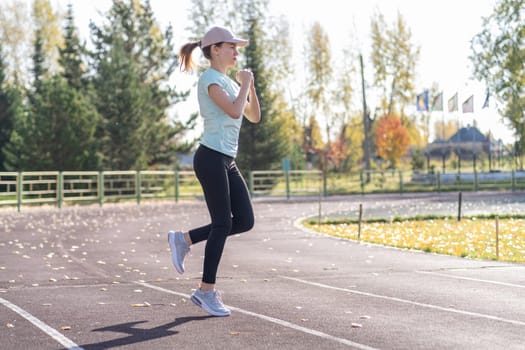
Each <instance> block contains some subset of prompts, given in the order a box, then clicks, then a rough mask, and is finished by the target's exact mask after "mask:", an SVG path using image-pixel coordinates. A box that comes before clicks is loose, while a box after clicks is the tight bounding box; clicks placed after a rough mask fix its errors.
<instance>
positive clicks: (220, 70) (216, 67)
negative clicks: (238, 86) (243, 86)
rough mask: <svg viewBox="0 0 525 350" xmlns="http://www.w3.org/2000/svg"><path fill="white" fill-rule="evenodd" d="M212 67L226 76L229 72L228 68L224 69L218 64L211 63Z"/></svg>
mask: <svg viewBox="0 0 525 350" xmlns="http://www.w3.org/2000/svg"><path fill="white" fill-rule="evenodd" d="M210 67H211V68H213V69H215V70H216V71H218V72H221V73H222V74H226V71H227V70H228V69H227V67H224V66H222V65H220V64H218V63H217V62H211V63H210Z"/></svg>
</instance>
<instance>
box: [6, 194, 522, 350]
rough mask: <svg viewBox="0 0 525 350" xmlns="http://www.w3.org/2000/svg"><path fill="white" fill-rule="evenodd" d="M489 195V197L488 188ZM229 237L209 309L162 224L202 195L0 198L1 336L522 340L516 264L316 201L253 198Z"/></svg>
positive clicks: (248, 342) (88, 340)
mask: <svg viewBox="0 0 525 350" xmlns="http://www.w3.org/2000/svg"><path fill="white" fill-rule="evenodd" d="M463 198H464V202H465V212H466V214H468V213H469V211H470V212H477V211H487V210H489V211H497V212H502V213H503V212H524V209H525V208H524V206H525V200H524V194H523V193H516V194H512V193H506V194H501V193H475V194H466V195H465V194H464V196H463ZM500 198H503V200H500ZM455 200H456V197H455V195H454V194H433V195H428V194H427V195H407V194H405V195H402V196H400V195H368V196H365V197H362V196H349V197H333V198H329V199H326V200H324V201H323V203H322V210H323V212H324V213H335V212H346V213H348V212H349V213H354V212H356V210H357V208H358V206H359V204H360V203H363V206H364V208H365V216H367V215H371V214H373V215H376V216H377V215H383V216H389V215H393V213H395V214H396V215H397V212H401V213H405V214H416V213H417V212H425V213H426V212H443V211H445V212H447V211H449V212H450V213H449V214H450V215H455V208H456V203H455ZM254 206H255V212H256V227H255V228H254V229H253V230H252V231H251V232H249V233H246V234H243V235H240V236H238V237H232V238H230V239H229V240H228V242H227V245H226V249H225V253H224V256H223V260H222V262H221V267H220V270H219V279H218V288H219V289H221V290H222V291H223V292H224V293H223V300H224V302H225V303H226V304H227V305H228V306H230V307H231V309H232V311H233V312H232V315H231V316H230V317H227V318H214V317H208V316H206V314H205V313H204V312H203V311H201V310H200V309H199V308H197V307H196V306H195V305H193V303H192V302H191V301H189V299H188V298H189V295H190V294H191V289H192V288H194V287H195V286H196V285H197V283H198V281H199V279H200V273H201V267H202V254H203V247H204V246H203V245H202V244H201V245H196V246H194V247H192V252H191V254H190V256H189V257H188V259H187V260H186V270H187V272H186V274H185V275H183V276H180V275H178V274H177V272H176V271H175V270H174V268H173V267H172V266H171V261H170V255H169V249H168V246H167V241H166V232H167V231H168V230H169V229H173V228H188V227H192V226H196V225H200V224H204V223H206V222H207V220H208V214H207V211H206V208H205V206H204V204H203V202H200V201H195V202H182V203H177V204H176V203H170V202H166V201H165V202H159V203H153V202H149V203H144V204H141V205H140V206H137V205H136V204H130V203H127V204H118V205H115V204H108V205H105V206H104V207H102V208H99V207H98V206H83V207H66V208H63V209H60V210H59V209H55V208H49V207H47V208H45V207H43V208H23V209H22V212H21V213H17V212H16V211H13V210H12V209H2V210H0V321H1V323H0V339H1V345H0V348H2V349H24V350H25V349H86V350H87V349H117V348H118V349H196V348H209V349H506V350H510V349H524V348H525V265H523V264H511V263H500V262H495V261H478V260H469V259H462V258H456V257H449V256H441V255H435V254H426V253H421V252H414V251H407V250H398V249H392V248H385V247H381V246H376V245H370V244H366V243H358V242H353V241H346V240H340V239H335V238H332V237H327V236H323V235H319V234H316V233H313V232H308V231H306V230H304V229H302V228H300V227H299V226H298V225H297V219H299V218H302V217H305V216H311V215H316V214H317V213H318V210H319V207H318V203H317V201H316V199H315V198H314V199H308V198H304V199H300V200H297V199H296V200H284V199H282V200H279V199H255V200H254Z"/></svg>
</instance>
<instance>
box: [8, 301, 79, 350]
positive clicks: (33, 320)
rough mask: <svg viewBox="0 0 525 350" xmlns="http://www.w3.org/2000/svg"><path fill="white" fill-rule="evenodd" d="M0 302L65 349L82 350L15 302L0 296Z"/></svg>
mask: <svg viewBox="0 0 525 350" xmlns="http://www.w3.org/2000/svg"><path fill="white" fill-rule="evenodd" d="M0 304H2V305H4V306H5V307H7V308H9V309H11V310H13V311H14V312H16V313H17V314H19V315H20V316H22V317H23V318H25V319H26V320H28V321H29V322H31V323H32V324H34V325H35V326H36V327H37V328H40V330H41V331H42V332H44V333H46V334H47V335H48V336H50V337H51V338H53V339H54V340H55V341H57V342H58V343H60V344H62V345H63V346H64V347H65V348H66V349H69V350H83V348H81V347H79V346H78V345H77V344H75V343H74V342H73V341H72V340H70V339H69V338H66V337H65V336H64V335H62V334H61V333H60V332H58V331H57V330H56V329H54V328H52V327H50V326H48V325H47V324H45V323H44V322H42V321H40V320H39V319H38V318H36V317H35V316H33V315H31V314H30V313H29V312H27V311H25V310H23V309H21V308H20V307H18V306H16V305H15V304H13V303H11V302H9V301H7V300H5V299H3V298H0Z"/></svg>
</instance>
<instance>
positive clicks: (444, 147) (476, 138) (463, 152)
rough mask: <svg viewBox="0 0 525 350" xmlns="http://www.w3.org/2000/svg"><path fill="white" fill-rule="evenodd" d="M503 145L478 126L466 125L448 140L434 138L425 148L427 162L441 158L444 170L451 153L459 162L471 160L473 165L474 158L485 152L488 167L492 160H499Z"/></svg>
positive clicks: (490, 165)
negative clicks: (484, 133) (486, 134)
mask: <svg viewBox="0 0 525 350" xmlns="http://www.w3.org/2000/svg"><path fill="white" fill-rule="evenodd" d="M503 152H504V147H503V144H502V141H501V140H497V141H496V140H493V139H492V138H491V137H490V135H489V136H485V135H483V134H482V133H481V131H479V129H478V128H476V127H473V126H467V127H464V128H461V129H459V130H458V131H457V132H456V133H455V134H454V135H453V136H452V137H451V138H450V139H448V140H436V141H434V142H432V143H431V144H429V145H428V146H427V147H426V149H425V156H426V157H427V164H428V163H429V162H430V159H441V160H442V163H443V172H444V171H445V161H446V160H447V159H449V158H450V156H451V155H452V154H455V155H456V156H457V157H458V160H459V162H460V164H461V161H462V160H472V161H473V162H474V167H475V164H476V160H477V159H478V158H479V157H480V156H481V155H482V154H486V155H487V156H488V159H489V167H492V164H493V162H495V161H496V160H501V158H502V156H503Z"/></svg>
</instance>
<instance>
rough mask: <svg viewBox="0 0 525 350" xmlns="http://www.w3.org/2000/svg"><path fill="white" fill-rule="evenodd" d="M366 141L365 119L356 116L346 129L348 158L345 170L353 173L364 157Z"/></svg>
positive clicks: (344, 166) (345, 161)
mask: <svg viewBox="0 0 525 350" xmlns="http://www.w3.org/2000/svg"><path fill="white" fill-rule="evenodd" d="M364 139H365V134H364V127H363V117H362V116H361V115H359V114H356V115H355V116H354V117H353V118H351V119H350V121H349V123H348V124H346V127H345V149H346V150H347V151H346V152H347V157H346V159H345V160H344V164H343V169H344V170H347V171H352V169H353V168H354V167H355V166H357V165H358V164H359V163H360V161H361V159H362V158H363V156H364V152H363V147H362V145H363V141H364Z"/></svg>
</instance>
